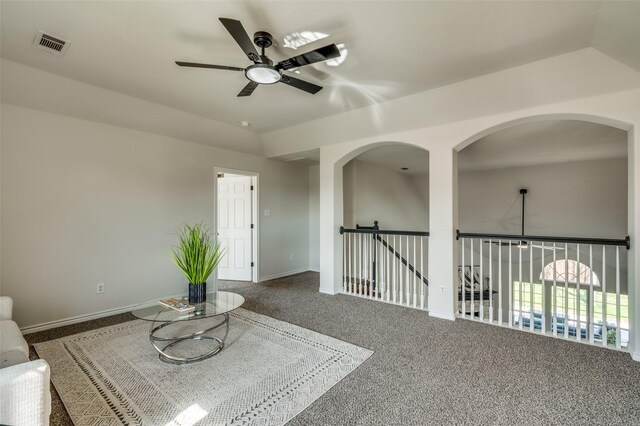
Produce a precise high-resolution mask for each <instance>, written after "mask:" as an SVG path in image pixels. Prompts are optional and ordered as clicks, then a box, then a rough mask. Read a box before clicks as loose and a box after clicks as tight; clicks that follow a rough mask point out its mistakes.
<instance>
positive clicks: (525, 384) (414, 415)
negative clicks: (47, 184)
mask: <svg viewBox="0 0 640 426" xmlns="http://www.w3.org/2000/svg"><path fill="white" fill-rule="evenodd" d="M318 279H319V275H318V274H317V273H313V272H307V273H303V274H299V275H295V276H291V277H286V278H282V279H278V280H272V281H268V282H264V283H261V284H250V283H241V282H223V283H221V288H222V289H227V290H232V291H235V292H237V293H240V294H242V295H243V296H244V297H245V299H246V303H245V305H244V306H243V308H245V309H249V310H252V311H254V312H258V313H261V314H265V315H269V316H271V317H273V318H277V319H280V320H283V321H287V322H290V323H293V324H297V325H299V326H302V327H306V328H308V329H311V330H314V331H317V332H319V333H323V334H326V335H329V336H333V337H336V338H338V339H341V340H344V341H347V342H350V343H353V344H356V345H359V346H362V347H365V348H368V349H371V350H373V351H375V353H374V354H373V356H371V357H370V358H369V359H368V360H367V361H366V362H365V363H364V364H362V365H361V366H360V367H358V368H357V369H356V370H355V371H354V372H353V373H351V374H350V375H349V376H347V377H346V378H345V379H343V380H342V381H341V382H340V383H338V384H337V385H336V386H334V387H333V388H332V389H331V390H329V391H328V392H327V393H326V394H324V395H323V396H321V397H320V398H319V399H318V400H317V401H316V402H314V403H313V404H312V405H311V406H309V407H308V408H307V409H306V410H305V411H303V412H302V413H301V414H299V415H298V416H297V417H296V418H294V419H293V420H292V421H291V422H289V423H288V424H289V425H442V424H457V425H460V424H470V425H487V424H500V425H513V424H520V425H550V424H558V425H571V424H576V425H578V424H579V425H617V424H619V425H632V424H635V425H639V424H640V363H638V362H634V361H633V360H632V359H631V357H630V356H629V355H628V354H625V353H621V352H615V351H612V350H608V349H603V348H598V347H593V346H588V345H583V344H577V343H571V342H565V341H562V340H559V339H553V338H549V337H543V336H537V335H534V334H530V333H524V332H519V331H516V330H509V329H506V328H502V327H495V326H491V325H486V324H480V323H476V322H471V321H466V320H457V321H455V322H454V321H446V320H440V319H437V318H430V317H429V316H428V315H427V314H426V313H425V312H422V311H418V310H414V309H408V308H402V307H398V306H393V305H389V304H384V303H379V302H373V301H368V300H363V299H359V298H356V297H352V296H344V295H338V296H329V295H324V294H320V293H318V286H319V282H318ZM131 319H133V317H132V316H131V315H130V314H122V315H115V316H111V317H108V318H103V319H99V320H94V321H88V322H85V323H81V324H75V325H70V326H65V327H60V328H57V329H52V330H47V331H43V332H39V333H33V334H30V335H27V340H28V341H29V343H35V342H41V341H45V340H50V339H55V338H58V337H62V336H66V335H70V334H74V333H78V332H81V331H86V330H90V329H95V328H98V327H103V326H106V325H111V324H115V323H119V322H122V321H129V320H131ZM32 356H33V357H35V353H33V352H32ZM256 356H259V354H256ZM52 399H53V412H52V416H51V424H52V425H67V424H70V423H71V422H70V419H69V417H68V415H67V413H66V411H65V409H64V406H63V405H62V403H61V402H60V400H59V397H58V395H57V394H56V393H55V390H54V389H53V388H52Z"/></svg>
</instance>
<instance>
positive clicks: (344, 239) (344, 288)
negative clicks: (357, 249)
mask: <svg viewBox="0 0 640 426" xmlns="http://www.w3.org/2000/svg"><path fill="white" fill-rule="evenodd" d="M347 235H349V234H345V233H344V232H343V233H342V292H343V293H346V292H347Z"/></svg>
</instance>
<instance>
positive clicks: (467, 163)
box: [305, 120, 627, 174]
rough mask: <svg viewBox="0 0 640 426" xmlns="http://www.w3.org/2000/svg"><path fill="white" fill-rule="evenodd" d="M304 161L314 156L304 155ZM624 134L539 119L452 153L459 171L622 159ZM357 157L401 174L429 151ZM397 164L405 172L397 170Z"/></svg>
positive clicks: (424, 162) (424, 167)
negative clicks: (456, 156) (455, 155)
mask: <svg viewBox="0 0 640 426" xmlns="http://www.w3.org/2000/svg"><path fill="white" fill-rule="evenodd" d="M305 155H306V156H307V157H306V158H307V160H309V159H314V158H315V154H314V153H313V152H308V153H306V154H305ZM626 156H627V132H625V131H623V130H620V129H616V128H613V127H609V126H603V125H601V124H595V123H589V122H585V121H575V120H564V121H539V122H534V123H527V124H522V125H519V126H515V127H512V128H509V129H505V130H501V131H498V132H496V133H493V134H491V135H488V136H486V137H484V138H482V139H479V140H477V141H476V142H474V143H472V144H471V145H469V146H467V147H466V148H465V149H463V150H461V151H460V153H459V155H458V168H459V170H461V171H477V170H494V169H504V168H509V167H524V166H536V165H541V164H555V163H567V162H575V161H588V160H600V159H610V158H624V157H626ZM356 160H358V161H364V162H367V163H370V164H374V165H377V166H379V167H384V168H387V169H391V170H395V171H397V172H398V173H403V174H421V173H428V171H429V153H428V152H427V151H425V150H423V149H420V148H417V147H414V146H410V145H401V144H393V145H388V146H382V147H377V148H373V149H370V150H369V151H366V152H364V153H363V154H360V155H359V156H358V157H356ZM402 167H407V168H408V169H409V170H407V171H403V170H402Z"/></svg>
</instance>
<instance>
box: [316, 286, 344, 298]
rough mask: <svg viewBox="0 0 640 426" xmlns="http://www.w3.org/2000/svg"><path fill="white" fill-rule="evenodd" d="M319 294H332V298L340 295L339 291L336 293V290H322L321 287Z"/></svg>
mask: <svg viewBox="0 0 640 426" xmlns="http://www.w3.org/2000/svg"><path fill="white" fill-rule="evenodd" d="M319 292H320V293H322V294H330V295H331V296H335V295H336V294H339V293H340V292H339V291H336V290H335V289H334V288H322V287H320V290H319Z"/></svg>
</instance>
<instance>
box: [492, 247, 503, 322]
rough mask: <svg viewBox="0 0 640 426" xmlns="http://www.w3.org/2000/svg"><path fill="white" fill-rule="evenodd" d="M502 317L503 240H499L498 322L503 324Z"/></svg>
mask: <svg viewBox="0 0 640 426" xmlns="http://www.w3.org/2000/svg"><path fill="white" fill-rule="evenodd" d="M491 297H492V298H493V295H491ZM502 319H503V317H502V240H498V324H500V325H502Z"/></svg>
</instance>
